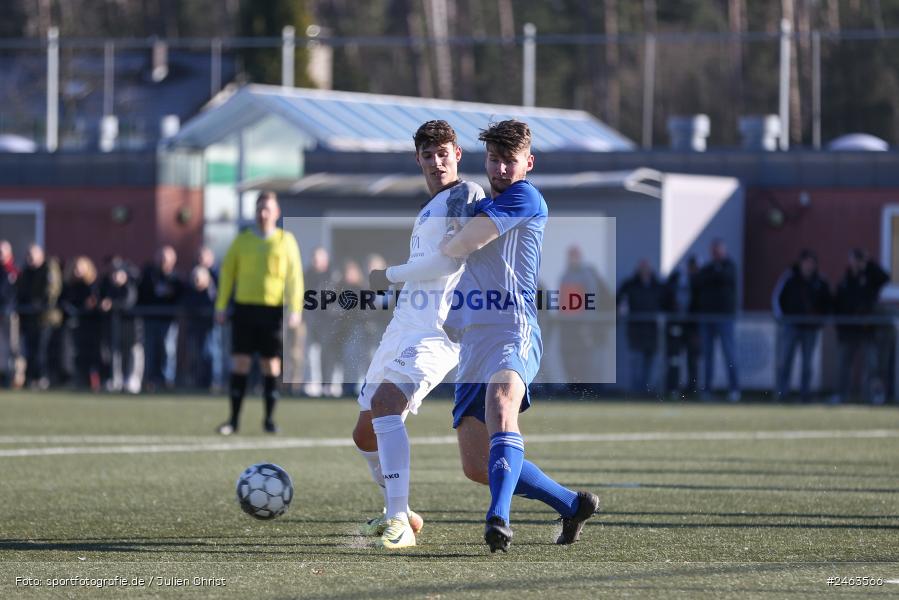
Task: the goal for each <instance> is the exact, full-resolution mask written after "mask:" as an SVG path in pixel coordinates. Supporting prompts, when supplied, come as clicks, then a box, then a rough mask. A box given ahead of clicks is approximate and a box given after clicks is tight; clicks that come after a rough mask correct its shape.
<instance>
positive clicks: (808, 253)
mask: <svg viewBox="0 0 899 600" xmlns="http://www.w3.org/2000/svg"><path fill="white" fill-rule="evenodd" d="M809 258H810V259H812V260H813V261H815V262H818V256H817V255H816V254H815V252H814V250H810V249H809V248H803V250H802V252H800V253H799V261H800V262H802V261H803V260H806V259H809Z"/></svg>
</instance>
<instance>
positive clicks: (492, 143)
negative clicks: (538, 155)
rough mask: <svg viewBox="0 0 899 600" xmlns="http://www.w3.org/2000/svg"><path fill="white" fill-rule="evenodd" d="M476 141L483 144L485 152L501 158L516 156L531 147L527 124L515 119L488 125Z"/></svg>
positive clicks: (529, 131)
mask: <svg viewBox="0 0 899 600" xmlns="http://www.w3.org/2000/svg"><path fill="white" fill-rule="evenodd" d="M478 139H479V140H481V141H482V142H484V143H485V144H486V146H487V150H489V151H493V152H496V153H498V154H500V155H501V156H510V155H512V154H518V153H519V152H521V151H522V150H528V149H530V147H531V129H530V127H528V124H527V123H524V122H522V121H518V120H515V119H509V120H508V121H500V122H499V123H490V125H488V126H487V129H482V130H481V134H480V135H479V136H478Z"/></svg>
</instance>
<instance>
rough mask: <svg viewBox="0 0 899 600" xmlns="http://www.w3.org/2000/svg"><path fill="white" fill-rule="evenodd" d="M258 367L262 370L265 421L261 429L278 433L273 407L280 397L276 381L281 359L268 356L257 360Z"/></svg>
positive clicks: (279, 372)
mask: <svg viewBox="0 0 899 600" xmlns="http://www.w3.org/2000/svg"><path fill="white" fill-rule="evenodd" d="M259 367H260V368H261V370H262V398H263V400H264V402H265V420H264V421H263V422H262V428H263V430H264V431H265V432H266V433H278V426H277V425H275V420H274V416H275V405H276V404H278V399H279V398H280V397H281V391H280V389H279V388H278V380H280V379H281V358H280V357H279V356H268V357H260V358H259Z"/></svg>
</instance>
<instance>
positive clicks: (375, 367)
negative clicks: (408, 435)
mask: <svg viewBox="0 0 899 600" xmlns="http://www.w3.org/2000/svg"><path fill="white" fill-rule="evenodd" d="M458 362H459V345H458V344H455V343H453V342H451V341H450V340H449V338H447V337H446V334H445V333H443V332H442V331H434V330H430V331H421V330H414V329H413V330H410V329H408V328H407V329H403V328H401V327H395V326H394V324H393V323H391V324H390V326H388V327H387V329H386V330H385V331H384V335H383V336H382V337H381V343H380V344H379V345H378V350H377V351H376V352H375V355H374V358H372V360H371V365H370V366H369V367H368V372H366V374H365V383H364V384H363V385H362V391H361V392H359V398H358V401H359V407H360V409H361V410H371V398H372V396H373V395H374V393H375V390H376V389H378V385H380V384H381V382H383V381H389V382H390V383H393V384H394V385H396V386H397V387H398V388H400V389H401V390H402V391H403V393H404V394H405V395H406V398H407V399H408V400H409V404H408V406H407V407H406V411H411V412H412V413H413V414H415V413H418V407H419V406H421V401H422V400H423V399H424V397H425V396H427V395H428V393H429V392H430V391H431V390H432V389H434V387H435V386H436V385H437V384H439V383H440V382H441V381H443V379H444V378H445V377H446V374H447V373H449V372H450V371H451V370H452V369H453V367H455V366H456V364H457V363H458ZM405 415H406V412H405V411H404V413H403V416H404V417H405Z"/></svg>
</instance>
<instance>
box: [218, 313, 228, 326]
mask: <svg viewBox="0 0 899 600" xmlns="http://www.w3.org/2000/svg"><path fill="white" fill-rule="evenodd" d="M226 320H227V316H226V315H225V311H223V310H217V311H215V322H216V323H218V324H219V325H224V324H225V321H226Z"/></svg>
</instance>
